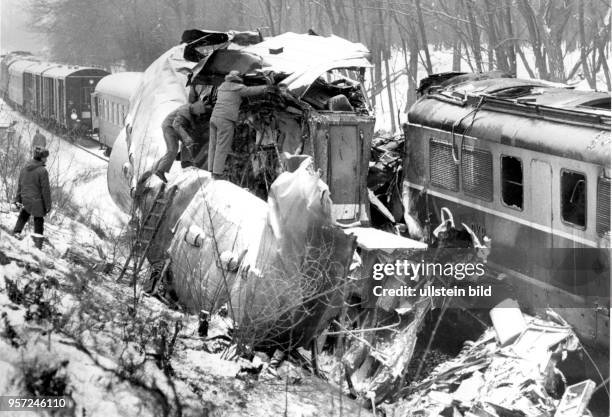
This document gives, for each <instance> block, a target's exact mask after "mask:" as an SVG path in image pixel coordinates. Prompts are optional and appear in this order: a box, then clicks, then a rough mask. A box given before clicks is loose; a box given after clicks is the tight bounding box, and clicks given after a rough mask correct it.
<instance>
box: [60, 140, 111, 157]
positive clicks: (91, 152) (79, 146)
mask: <svg viewBox="0 0 612 417" xmlns="http://www.w3.org/2000/svg"><path fill="white" fill-rule="evenodd" d="M57 136H58V137H59V138H61V139H62V140H65V141H66V142H68V143H70V144H71V145H73V146H76V147H77V148H79V149H81V150H82V151H85V152H87V153H88V154H90V155H93V156H95V157H96V158H98V159H101V160H103V161H104V162H107V163H108V161H109V159H110V158H107V157H105V156H102V155H99V154H97V153H96V152H94V151H92V150H91V149H89V148H86V147H85V146H83V145H79V144H78V143H76V142H74V141H71V140H70V139H66V138H65V137H62V136H61V135H57ZM77 140H78V139H77ZM92 140H93V139H92Z"/></svg>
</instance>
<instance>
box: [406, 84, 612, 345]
mask: <svg viewBox="0 0 612 417" xmlns="http://www.w3.org/2000/svg"><path fill="white" fill-rule="evenodd" d="M420 93H421V97H420V98H419V100H418V101H417V102H416V103H415V104H414V105H413V106H412V107H411V109H410V110H409V114H408V123H407V124H406V125H405V126H404V134H405V137H406V142H405V155H406V156H405V161H404V186H403V189H404V195H405V196H406V195H407V196H409V197H408V198H407V200H408V201H409V204H408V206H409V212H410V214H411V215H412V216H413V217H414V218H418V219H419V223H420V224H421V225H423V227H424V228H425V229H427V225H436V224H439V223H440V221H441V220H442V219H441V218H440V217H442V215H441V214H440V213H441V209H442V208H443V207H446V208H448V209H449V210H450V211H451V212H452V214H453V217H454V223H455V225H457V226H458V227H460V225H461V224H462V223H463V224H464V225H466V226H468V228H469V229H471V231H473V232H474V234H476V235H477V236H478V237H479V238H480V239H481V241H482V239H484V237H485V236H486V237H488V238H490V239H491V249H490V254H489V256H488V262H487V264H488V267H489V272H490V274H491V276H493V277H499V278H503V281H504V282H507V283H510V285H511V286H512V288H513V289H514V293H515V294H516V295H517V298H518V299H519V301H520V302H521V304H522V305H523V306H525V307H526V309H527V310H530V311H531V312H536V313H537V312H538V311H539V310H540V309H544V308H547V307H552V308H555V310H556V311H557V312H559V313H562V316H563V317H564V318H565V319H566V320H567V321H568V322H569V323H570V324H571V325H572V326H574V328H575V329H576V331H577V333H578V334H579V335H580V336H581V338H582V340H583V341H585V342H586V343H589V344H592V345H600V346H601V345H603V346H609V338H610V329H609V318H610V317H609V314H610V313H609V307H610V176H611V170H610V156H611V152H610V148H611V144H610V142H611V138H610V94H609V93H599V92H586V91H575V90H572V89H568V88H563V87H562V86H560V85H558V84H557V85H555V84H551V83H548V82H545V81H539V80H522V79H517V78H513V77H506V76H500V75H499V74H490V75H486V74H465V75H459V74H442V75H437V76H432V77H429V78H428V79H425V80H423V81H422V84H421V88H420ZM425 234H427V233H425Z"/></svg>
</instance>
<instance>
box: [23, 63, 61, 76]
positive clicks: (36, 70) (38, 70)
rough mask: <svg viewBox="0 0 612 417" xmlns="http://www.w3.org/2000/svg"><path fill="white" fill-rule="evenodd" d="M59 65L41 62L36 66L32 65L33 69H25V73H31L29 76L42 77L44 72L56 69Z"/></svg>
mask: <svg viewBox="0 0 612 417" xmlns="http://www.w3.org/2000/svg"><path fill="white" fill-rule="evenodd" d="M58 65H59V64H53V63H50V62H40V63H38V64H36V65H32V66H31V67H28V68H26V69H25V72H27V73H29V74H36V75H40V74H42V73H43V72H45V71H47V70H50V69H51V68H55V67H57V66H58Z"/></svg>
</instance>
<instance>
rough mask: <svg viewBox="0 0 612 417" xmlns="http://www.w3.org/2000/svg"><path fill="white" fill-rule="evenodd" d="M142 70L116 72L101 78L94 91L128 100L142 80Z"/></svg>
mask: <svg viewBox="0 0 612 417" xmlns="http://www.w3.org/2000/svg"><path fill="white" fill-rule="evenodd" d="M142 75H143V73H142V72H117V73H115V74H110V75H107V76H106V77H104V78H102V79H101V80H100V81H99V82H98V85H96V89H95V92H96V93H100V94H108V95H111V96H114V97H119V98H123V99H126V100H129V99H130V97H131V96H132V93H133V92H134V91H136V89H137V88H138V86H139V85H140V82H141V80H142Z"/></svg>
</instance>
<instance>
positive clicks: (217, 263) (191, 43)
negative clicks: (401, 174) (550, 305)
mask: <svg viewBox="0 0 612 417" xmlns="http://www.w3.org/2000/svg"><path fill="white" fill-rule="evenodd" d="M183 39H184V40H186V41H187V45H181V46H178V47H175V48H173V49H171V50H170V51H168V52H167V53H165V54H164V55H162V56H161V57H160V58H159V59H158V60H156V61H155V62H154V63H153V64H152V65H151V66H150V67H149V68H148V69H147V70H146V71H145V72H144V74H143V78H142V82H141V83H140V85H139V87H138V89H137V91H136V92H135V93H134V95H133V96H132V98H131V100H130V105H129V109H130V112H129V115H128V116H127V118H126V127H125V129H122V131H121V133H120V135H119V137H118V138H117V140H116V141H115V143H114V146H113V150H112V153H111V157H110V162H109V169H108V186H109V191H110V193H111V196H112V197H113V199H114V201H115V202H116V203H117V204H118V205H119V206H120V207H122V208H123V209H124V210H126V211H128V212H131V213H134V212H135V211H134V210H135V209H136V212H137V213H138V212H139V213H142V214H143V216H144V217H145V220H144V225H145V227H149V226H148V225H147V220H146V218H147V217H148V216H147V214H146V213H149V212H151V208H152V207H155V203H154V202H155V201H157V200H158V199H157V198H156V197H155V196H156V195H157V193H158V192H160V189H163V191H162V193H163V195H164V197H163V200H164V201H166V202H167V201H171V202H170V203H164V204H168V208H167V211H166V212H165V215H164V217H163V219H162V220H161V222H160V223H159V224H157V225H155V226H154V228H155V229H156V235H155V238H154V240H153V242H152V244H151V245H150V250H148V252H147V258H148V260H149V262H150V263H151V264H152V265H155V267H156V268H157V266H159V265H161V266H159V268H160V269H161V270H162V271H170V273H171V275H172V277H173V280H172V282H173V284H172V285H173V287H174V290H175V291H176V292H177V295H178V297H179V299H180V301H181V302H182V303H183V304H184V305H186V306H187V307H188V308H190V309H191V310H193V311H199V309H208V310H214V309H216V308H218V307H219V305H220V303H221V304H222V303H224V302H228V303H229V305H230V310H231V311H232V312H233V314H234V315H235V317H238V318H240V317H242V319H244V320H246V321H247V322H252V321H253V320H255V321H258V322H259V326H258V327H259V328H260V329H265V331H266V332H272V333H274V334H275V336H273V337H272V339H274V340H276V341H279V339H285V341H286V340H287V339H286V338H287V336H288V337H289V339H292V340H293V343H299V344H303V343H307V342H308V341H309V340H311V339H312V337H314V335H315V334H316V333H317V329H318V330H320V328H321V327H320V326H321V324H322V323H324V320H323V317H324V315H325V314H326V313H325V312H326V311H328V307H329V306H330V305H331V304H332V298H334V297H336V296H337V295H338V294H339V291H334V285H339V281H340V280H341V279H342V277H343V276H345V275H346V270H347V268H348V265H349V264H350V261H351V256H352V251H353V246H352V242H353V238H351V237H349V236H347V235H346V234H345V233H344V232H343V231H342V230H340V228H339V227H338V226H337V223H344V224H345V225H348V224H367V222H368V219H369V213H368V209H367V207H368V204H367V198H368V196H367V192H366V189H365V184H366V181H365V176H366V175H367V167H368V160H369V148H370V140H371V137H372V132H373V127H374V118H373V117H372V116H371V115H370V112H369V109H368V106H367V103H366V100H365V95H364V94H363V88H362V85H361V82H360V80H359V77H360V76H362V75H363V73H364V71H365V68H366V67H368V66H369V65H370V64H369V62H368V60H367V57H368V51H367V49H366V48H365V47H364V46H363V45H361V44H355V43H352V42H349V41H346V40H344V39H341V38H337V37H333V36H332V37H320V36H316V35H298V34H285V35H281V36H278V37H275V38H271V39H268V40H265V41H262V39H261V38H260V37H259V35H258V34H257V33H255V34H252V33H246V34H245V33H233V32H227V33H219V32H204V31H189V33H188V34H186V35H184V36H183ZM245 44H247V45H248V46H245ZM184 57H187V58H190V59H191V61H189V60H185V59H184ZM313 57H320V58H317V59H315V58H313ZM196 61H197V62H198V63H197V65H195V62H196ZM194 67H195V68H194ZM231 70H238V71H240V72H242V73H243V74H244V79H245V83H246V84H251V85H253V84H264V83H266V84H274V85H280V86H279V90H280V92H279V93H275V94H274V95H272V96H266V97H261V98H259V101H257V102H245V103H244V105H243V107H242V108H241V119H240V121H239V123H238V129H237V130H238V132H239V133H238V135H237V137H236V139H235V145H236V146H237V147H238V148H237V149H235V152H234V154H235V155H234V157H236V154H237V156H238V158H240V157H246V158H244V159H243V160H246V161H247V162H248V164H247V165H242V166H240V169H239V172H240V173H243V174H244V175H251V176H252V177H257V178H260V179H261V178H262V175H261V174H262V173H261V170H260V168H261V167H264V168H270V167H272V168H273V169H272V171H273V172H272V174H273V175H271V176H269V177H264V179H265V181H264V183H265V184H266V185H267V186H269V184H270V183H272V181H274V180H277V182H275V183H274V184H277V187H276V188H275V187H274V184H272V186H271V187H270V188H268V187H266V189H265V192H266V194H267V193H268V192H269V194H268V197H269V200H268V204H267V205H266V204H265V203H264V202H263V201H262V200H260V199H259V198H258V197H256V196H255V195H253V193H252V192H256V191H259V190H257V189H254V188H252V187H251V186H250V184H244V183H241V182H240V181H236V178H235V177H233V178H232V180H233V182H234V184H232V183H231V182H228V181H212V180H211V178H210V174H209V173H208V172H207V171H204V170H202V169H197V168H194V167H191V168H188V169H185V170H182V171H181V170H180V169H177V168H178V163H176V164H175V166H174V167H173V169H172V170H171V172H170V173H169V175H168V176H167V178H168V183H167V184H166V185H165V186H162V185H161V184H159V183H158V182H156V181H155V178H156V177H155V176H150V173H151V172H152V171H153V170H154V168H155V164H156V161H157V160H158V159H159V157H160V156H161V155H163V153H164V152H165V150H166V149H165V142H164V140H163V134H162V129H161V124H162V121H163V119H164V118H165V117H166V116H167V114H168V113H170V112H171V111H172V110H174V109H175V108H176V107H178V106H179V105H181V104H184V103H186V102H187V101H188V97H189V92H190V91H191V92H192V93H193V92H195V94H196V96H198V95H199V98H201V99H204V100H209V101H211V102H213V103H214V91H215V88H216V86H217V85H218V84H220V82H221V81H222V80H223V78H224V76H225V75H226V74H227V73H229V72H230V71H231ZM188 74H191V75H190V85H189V86H186V82H187V79H188V77H187V75H188ZM192 99H193V97H192ZM203 139H204V141H205V140H206V138H203ZM268 158H270V159H272V160H273V161H272V162H269V161H270V159H268ZM309 160H313V161H314V162H313V163H312V164H311V163H309ZM266 161H268V162H266ZM231 169H232V168H230V170H231ZM317 171H319V172H320V173H321V174H317ZM268 172H269V171H268ZM234 173H235V172H234ZM231 175H232V172H230V176H231ZM319 175H321V177H319ZM277 177H278V178H277ZM148 178H150V179H148ZM278 181H280V182H278ZM326 183H327V184H326ZM279 184H280V185H279ZM328 185H329V187H328ZM245 188H249V190H250V191H251V192H250V191H248V190H246V189H245ZM330 194H331V199H330ZM257 195H259V196H261V194H260V193H257ZM332 202H333V205H332ZM245 207H248V211H247V210H245V209H244V208H245ZM309 242H311V244H309ZM321 248H324V250H321ZM311 261H313V262H312V268H310V267H307V266H308V265H309V264H310V262H311ZM168 264H169V266H168ZM164 265H165V266H164ZM297 267H299V268H297ZM323 272H325V273H323ZM308 289H310V290H308ZM335 289H336V290H337V288H335ZM308 291H315V292H314V293H312V292H311V293H310V294H308ZM300 300H310V301H308V302H307V303H306V301H305V303H306V304H308V305H304V304H302V303H301V302H300ZM296 302H297V303H296ZM334 302H340V303H341V299H335V300H334ZM298 310H299V311H298ZM274 312H275V313H279V314H280V316H278V317H274V314H273V313H274ZM281 316H282V317H281ZM244 320H242V323H243V325H242V326H241V327H242V328H243V329H244V328H245V326H244V323H245V321H244ZM238 321H241V320H240V319H238ZM283 323H284V324H283ZM287 323H293V324H295V325H293V326H289V325H287ZM297 323H300V325H297ZM247 327H248V326H247ZM279 329H285V330H289V333H291V334H290V335H287V332H283V331H279ZM268 336H270V335H268ZM262 339H263V337H262Z"/></svg>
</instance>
